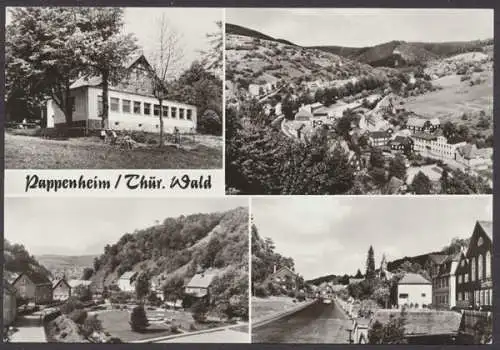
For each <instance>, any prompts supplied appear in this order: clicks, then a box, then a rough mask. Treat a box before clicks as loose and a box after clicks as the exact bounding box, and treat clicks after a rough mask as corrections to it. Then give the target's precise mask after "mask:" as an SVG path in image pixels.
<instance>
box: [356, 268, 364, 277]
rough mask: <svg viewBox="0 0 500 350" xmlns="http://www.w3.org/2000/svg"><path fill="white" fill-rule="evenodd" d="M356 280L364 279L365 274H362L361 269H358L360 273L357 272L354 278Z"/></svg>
mask: <svg viewBox="0 0 500 350" xmlns="http://www.w3.org/2000/svg"><path fill="white" fill-rule="evenodd" d="M354 278H363V274H362V273H361V270H360V269H358V271H357V272H356V275H355V276H354Z"/></svg>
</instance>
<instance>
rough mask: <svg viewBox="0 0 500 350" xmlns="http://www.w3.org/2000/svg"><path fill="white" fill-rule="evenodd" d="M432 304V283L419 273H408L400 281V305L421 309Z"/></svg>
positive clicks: (400, 306)
mask: <svg viewBox="0 0 500 350" xmlns="http://www.w3.org/2000/svg"><path fill="white" fill-rule="evenodd" d="M431 304H432V283H431V282H430V281H428V280H426V279H425V278H424V277H422V276H421V275H419V274H416V273H407V274H406V275H404V277H403V278H402V279H401V280H400V281H399V282H398V307H399V308H402V307H403V306H404V307H409V308H415V309H420V308H422V307H424V306H427V305H431Z"/></svg>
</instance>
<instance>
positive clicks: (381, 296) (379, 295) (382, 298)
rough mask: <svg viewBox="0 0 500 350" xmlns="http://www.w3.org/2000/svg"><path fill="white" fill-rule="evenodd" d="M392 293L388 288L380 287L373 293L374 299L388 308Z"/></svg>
mask: <svg viewBox="0 0 500 350" xmlns="http://www.w3.org/2000/svg"><path fill="white" fill-rule="evenodd" d="M389 296H390V291H389V288H388V287H387V286H379V287H377V288H375V290H374V291H373V295H372V297H373V299H375V301H376V302H377V303H378V304H379V305H380V306H382V307H385V308H387V307H388V302H389Z"/></svg>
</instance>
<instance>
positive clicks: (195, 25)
mask: <svg viewBox="0 0 500 350" xmlns="http://www.w3.org/2000/svg"><path fill="white" fill-rule="evenodd" d="M162 15H165V17H166V18H167V21H168V23H169V24H170V25H171V27H172V28H174V29H175V31H176V32H177V33H178V34H179V35H180V36H181V37H182V40H181V43H182V47H183V52H184V62H183V68H186V67H188V66H189V65H190V64H191V62H192V61H194V60H197V59H200V58H201V56H200V50H207V49H208V48H209V44H208V41H207V37H206V34H207V33H213V32H217V30H218V27H217V26H216V24H215V22H216V21H221V20H222V19H223V11H222V10H221V9H217V8H156V7H149V8H135V7H129V8H125V18H124V20H125V25H124V31H125V32H127V33H133V34H135V36H136V37H137V39H138V43H139V45H140V46H141V47H142V48H143V49H144V53H145V54H146V55H147V56H148V55H149V54H150V53H151V51H152V50H154V49H155V43H156V41H157V37H158V31H157V29H158V26H157V23H158V20H159V19H160V18H161V17H162ZM10 20H11V17H10V15H9V12H8V11H6V24H9V23H10Z"/></svg>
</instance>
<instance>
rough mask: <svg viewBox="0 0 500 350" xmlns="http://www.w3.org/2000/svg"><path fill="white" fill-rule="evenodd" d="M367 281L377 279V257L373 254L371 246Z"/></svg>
mask: <svg viewBox="0 0 500 350" xmlns="http://www.w3.org/2000/svg"><path fill="white" fill-rule="evenodd" d="M365 277H366V279H374V278H375V256H374V253H373V247H372V246H370V249H368V257H367V258H366V274H365Z"/></svg>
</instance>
